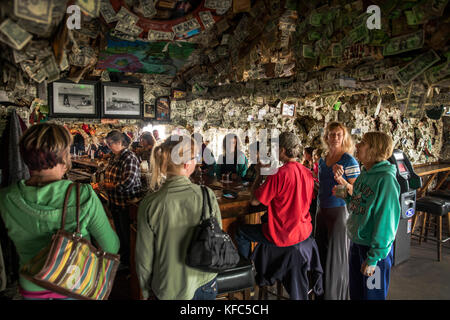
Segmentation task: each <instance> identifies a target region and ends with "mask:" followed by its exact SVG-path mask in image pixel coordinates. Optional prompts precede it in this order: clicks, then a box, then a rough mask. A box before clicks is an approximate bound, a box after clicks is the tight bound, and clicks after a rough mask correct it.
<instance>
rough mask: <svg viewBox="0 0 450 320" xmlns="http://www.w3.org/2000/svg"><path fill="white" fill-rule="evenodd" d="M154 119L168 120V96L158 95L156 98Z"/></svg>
mask: <svg viewBox="0 0 450 320" xmlns="http://www.w3.org/2000/svg"><path fill="white" fill-rule="evenodd" d="M156 120H158V121H170V98H169V97H159V98H157V99H156Z"/></svg>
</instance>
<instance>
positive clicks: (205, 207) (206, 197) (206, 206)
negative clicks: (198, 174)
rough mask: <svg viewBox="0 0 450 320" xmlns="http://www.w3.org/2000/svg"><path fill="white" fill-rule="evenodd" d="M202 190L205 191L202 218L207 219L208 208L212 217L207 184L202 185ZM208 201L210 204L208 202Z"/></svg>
mask: <svg viewBox="0 0 450 320" xmlns="http://www.w3.org/2000/svg"><path fill="white" fill-rule="evenodd" d="M202 192H203V216H202V219H205V217H206V213H205V212H206V209H207V208H208V209H209V210H208V212H209V217H210V218H211V217H212V213H211V211H212V207H211V200H210V199H209V193H208V189H206V187H205V186H202ZM207 203H208V204H207Z"/></svg>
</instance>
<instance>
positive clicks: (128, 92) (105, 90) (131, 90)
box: [99, 82, 144, 119]
mask: <svg viewBox="0 0 450 320" xmlns="http://www.w3.org/2000/svg"><path fill="white" fill-rule="evenodd" d="M99 90H100V96H101V103H100V115H101V117H102V118H109V119H142V118H143V114H144V94H143V86H142V85H140V84H127V83H120V82H102V83H101V85H100V89H99ZM114 95H115V96H116V97H113V96H114ZM127 106H128V110H123V108H124V107H127ZM121 109H122V110H121Z"/></svg>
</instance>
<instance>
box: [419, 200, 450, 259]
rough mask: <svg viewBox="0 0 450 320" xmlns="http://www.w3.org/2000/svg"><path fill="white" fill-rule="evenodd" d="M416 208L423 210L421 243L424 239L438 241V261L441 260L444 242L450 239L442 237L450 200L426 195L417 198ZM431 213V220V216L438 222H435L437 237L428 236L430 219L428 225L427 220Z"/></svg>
mask: <svg viewBox="0 0 450 320" xmlns="http://www.w3.org/2000/svg"><path fill="white" fill-rule="evenodd" d="M416 210H417V211H418V212H423V221H422V228H421V230H420V235H419V236H418V237H419V244H422V239H424V241H426V240H433V241H436V242H437V256H438V261H441V256H442V244H443V243H444V242H446V241H448V240H449V239H450V237H447V238H446V239H444V240H443V239H442V216H444V215H446V214H448V213H449V211H450V201H449V200H445V199H441V198H436V197H431V196H425V197H422V198H420V199H417V200H416ZM429 215H430V219H429V220H431V217H434V218H435V220H436V222H435V223H433V224H434V225H435V226H436V229H435V230H436V238H430V237H428V227H429V225H430V221H428V225H427V220H428V217H429ZM415 236H417V235H415Z"/></svg>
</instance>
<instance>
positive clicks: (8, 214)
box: [0, 123, 119, 299]
mask: <svg viewBox="0 0 450 320" xmlns="http://www.w3.org/2000/svg"><path fill="white" fill-rule="evenodd" d="M71 144H72V137H71V135H70V133H69V132H68V131H67V129H66V128H64V127H63V126H60V125H57V124H52V123H41V124H37V125H34V126H32V127H30V128H29V129H28V130H27V131H25V133H24V135H23V136H22V138H21V140H20V143H19V148H20V153H21V156H22V158H23V160H24V162H25V164H26V165H27V166H28V168H29V170H30V176H31V177H30V179H28V180H21V181H19V182H17V183H14V184H12V185H10V186H9V187H7V188H4V189H3V190H1V191H0V214H1V217H2V219H3V221H4V224H5V227H6V229H7V230H8V236H9V237H10V238H11V240H12V241H13V242H14V245H15V247H16V250H17V253H18V255H19V266H20V267H22V266H23V265H24V264H25V263H26V262H28V260H30V259H31V258H33V257H34V256H35V255H36V254H37V253H38V252H39V251H40V250H41V249H42V248H44V247H46V246H48V245H49V244H50V242H51V240H52V236H53V234H55V233H56V231H57V230H58V229H59V228H60V226H61V215H62V207H63V203H64V197H65V190H67V188H68V186H69V185H70V184H71V183H72V182H71V181H68V180H62V177H63V175H64V174H65V172H66V171H67V170H69V169H70V166H71V161H70V146H71ZM75 217H76V203H75V193H73V194H72V195H71V196H70V197H69V202H68V206H67V218H66V227H65V228H66V230H68V231H69V230H70V231H72V230H75V228H76V219H75ZM80 231H81V233H82V235H83V237H84V238H87V239H90V237H91V236H93V237H94V238H95V240H96V241H97V243H98V244H99V246H100V247H101V248H102V249H103V250H104V251H106V252H110V253H117V251H118V250H119V239H118V238H117V235H116V234H115V232H114V231H113V229H112V228H111V225H110V224H109V221H108V218H107V217H106V214H105V211H104V210H103V206H102V204H101V202H100V200H99V199H98V197H97V195H96V194H95V193H94V191H93V189H92V187H91V186H90V185H82V187H81V190H80ZM19 286H20V293H21V294H22V295H23V297H24V298H25V299H65V298H67V297H65V296H62V295H59V294H57V293H54V292H52V291H48V290H44V288H41V287H39V286H37V285H35V284H34V283H32V282H30V281H28V280H26V279H25V278H22V277H20V278H19Z"/></svg>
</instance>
